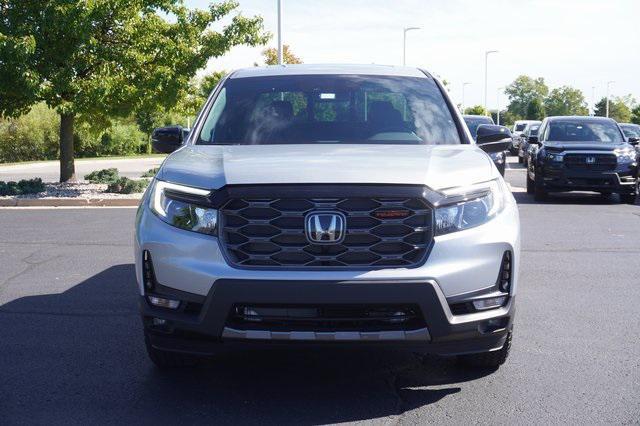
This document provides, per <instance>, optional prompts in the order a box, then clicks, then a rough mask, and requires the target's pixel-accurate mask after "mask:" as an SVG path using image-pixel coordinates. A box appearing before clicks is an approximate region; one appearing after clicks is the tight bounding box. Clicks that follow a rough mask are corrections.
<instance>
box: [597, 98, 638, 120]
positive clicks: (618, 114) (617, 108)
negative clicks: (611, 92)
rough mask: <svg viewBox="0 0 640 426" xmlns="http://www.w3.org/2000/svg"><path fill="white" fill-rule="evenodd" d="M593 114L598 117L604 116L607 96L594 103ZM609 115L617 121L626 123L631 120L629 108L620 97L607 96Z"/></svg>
mask: <svg viewBox="0 0 640 426" xmlns="http://www.w3.org/2000/svg"><path fill="white" fill-rule="evenodd" d="M595 114H596V115H597V116H599V117H606V115H607V98H602V99H600V101H599V102H598V103H596V107H595ZM609 117H610V118H613V119H614V120H616V121H617V122H618V123H628V122H629V121H631V109H630V108H629V107H628V106H627V104H625V103H624V101H623V99H622V98H619V97H612V98H609Z"/></svg>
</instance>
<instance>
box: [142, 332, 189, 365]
mask: <svg viewBox="0 0 640 426" xmlns="http://www.w3.org/2000/svg"><path fill="white" fill-rule="evenodd" d="M144 343H145V346H146V347H147V355H149V358H150V359H151V361H152V362H153V363H154V364H155V365H156V367H158V368H159V369H161V370H165V369H171V368H180V367H191V366H193V365H195V364H196V363H197V358H195V357H194V356H192V355H187V354H183V353H180V352H170V351H163V350H162V349H158V348H154V347H153V345H152V344H151V339H150V338H149V335H148V334H147V333H145V334H144Z"/></svg>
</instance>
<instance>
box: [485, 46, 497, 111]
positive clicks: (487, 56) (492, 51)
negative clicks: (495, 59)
mask: <svg viewBox="0 0 640 426" xmlns="http://www.w3.org/2000/svg"><path fill="white" fill-rule="evenodd" d="M492 53H498V51H497V50H487V51H486V52H484V110H485V113H486V111H487V81H488V80H487V69H488V65H487V63H488V62H489V55H490V54H492Z"/></svg>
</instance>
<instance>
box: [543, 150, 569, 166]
mask: <svg viewBox="0 0 640 426" xmlns="http://www.w3.org/2000/svg"><path fill="white" fill-rule="evenodd" d="M544 159H545V160H547V161H555V162H558V163H560V162H562V160H563V159H564V157H563V156H562V154H552V153H550V152H547V153H546V154H545V156H544Z"/></svg>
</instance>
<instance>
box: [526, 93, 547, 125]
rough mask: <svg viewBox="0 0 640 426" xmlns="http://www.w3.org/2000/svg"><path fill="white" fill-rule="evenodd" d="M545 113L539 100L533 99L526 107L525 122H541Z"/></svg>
mask: <svg viewBox="0 0 640 426" xmlns="http://www.w3.org/2000/svg"><path fill="white" fill-rule="evenodd" d="M544 115H545V111H544V105H543V103H542V101H541V100H540V99H539V98H533V99H532V100H531V102H529V105H527V113H526V114H525V117H526V118H527V120H542V119H543V118H544Z"/></svg>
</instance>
